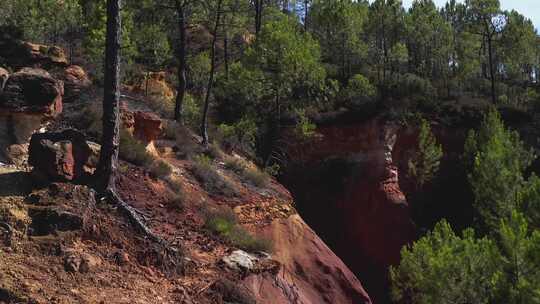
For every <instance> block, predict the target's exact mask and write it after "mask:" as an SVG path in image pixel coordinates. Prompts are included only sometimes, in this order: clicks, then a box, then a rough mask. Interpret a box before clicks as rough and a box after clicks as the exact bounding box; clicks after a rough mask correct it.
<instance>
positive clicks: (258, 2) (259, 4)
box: [255, 0, 264, 36]
mask: <svg viewBox="0 0 540 304" xmlns="http://www.w3.org/2000/svg"><path fill="white" fill-rule="evenodd" d="M263 1H264V0H255V35H256V36H259V33H260V32H261V27H262V14H263V6H264V4H263Z"/></svg>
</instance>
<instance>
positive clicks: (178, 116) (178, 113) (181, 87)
mask: <svg viewBox="0 0 540 304" xmlns="http://www.w3.org/2000/svg"><path fill="white" fill-rule="evenodd" d="M176 12H177V14H178V31H179V32H180V42H179V45H178V88H177V91H178V92H177V94H176V104H175V107H174V120H176V121H177V122H178V123H179V124H181V125H182V124H184V119H183V117H182V114H183V105H184V98H185V95H186V86H187V80H186V69H187V67H186V65H187V60H186V53H187V52H186V47H187V38H186V37H187V35H186V15H185V10H184V6H183V3H181V1H180V0H177V1H176Z"/></svg>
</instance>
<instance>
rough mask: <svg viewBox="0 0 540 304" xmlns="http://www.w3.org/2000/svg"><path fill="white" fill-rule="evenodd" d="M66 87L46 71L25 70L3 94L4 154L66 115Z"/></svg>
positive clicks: (0, 146) (0, 138)
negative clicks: (51, 121) (50, 122)
mask: <svg viewBox="0 0 540 304" xmlns="http://www.w3.org/2000/svg"><path fill="white" fill-rule="evenodd" d="M63 94H64V87H63V84H62V82H61V81H58V80H56V79H54V78H52V77H51V75H50V74H49V73H48V72H47V71H45V70H42V69H35V68H23V69H22V70H20V71H18V72H17V73H14V74H12V75H11V76H10V77H9V78H8V79H7V81H6V83H5V86H4V90H3V91H0V154H5V153H6V149H7V148H8V147H9V146H11V145H13V144H27V143H28V140H29V139H30V136H32V134H33V133H34V132H36V130H39V129H40V128H42V127H43V125H44V123H46V122H48V121H50V120H52V119H54V118H55V117H57V116H58V115H59V114H60V113H61V112H62V96H63Z"/></svg>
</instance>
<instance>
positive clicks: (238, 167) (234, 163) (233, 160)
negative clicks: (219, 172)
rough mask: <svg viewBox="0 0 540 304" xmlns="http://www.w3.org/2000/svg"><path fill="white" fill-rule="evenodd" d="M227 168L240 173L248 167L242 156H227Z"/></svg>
mask: <svg viewBox="0 0 540 304" xmlns="http://www.w3.org/2000/svg"><path fill="white" fill-rule="evenodd" d="M225 169H227V170H231V171H234V172H236V173H240V172H242V171H244V170H245V169H246V164H245V162H244V161H243V160H242V159H240V158H237V157H227V158H226V159H225Z"/></svg>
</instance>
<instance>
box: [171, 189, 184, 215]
mask: <svg viewBox="0 0 540 304" xmlns="http://www.w3.org/2000/svg"><path fill="white" fill-rule="evenodd" d="M183 194H184V193H183V192H179V193H174V194H171V196H170V197H169V201H168V202H167V205H168V206H169V208H171V209H174V210H178V211H183V210H184V207H185V201H186V200H185V196H184V195H183Z"/></svg>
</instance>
